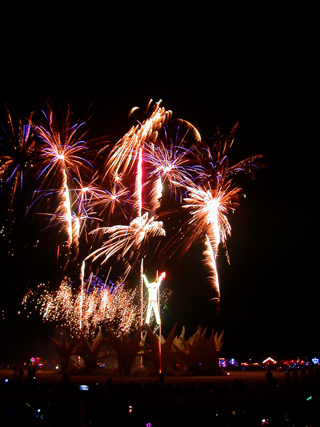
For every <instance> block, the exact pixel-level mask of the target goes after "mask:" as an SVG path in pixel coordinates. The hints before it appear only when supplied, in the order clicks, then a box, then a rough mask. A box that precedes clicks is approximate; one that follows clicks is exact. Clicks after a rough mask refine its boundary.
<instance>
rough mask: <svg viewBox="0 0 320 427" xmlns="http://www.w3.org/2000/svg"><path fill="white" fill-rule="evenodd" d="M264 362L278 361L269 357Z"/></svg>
mask: <svg viewBox="0 0 320 427" xmlns="http://www.w3.org/2000/svg"><path fill="white" fill-rule="evenodd" d="M262 363H277V361H276V360H274V359H272V357H268V358H267V359H265V360H264V361H263V362H262Z"/></svg>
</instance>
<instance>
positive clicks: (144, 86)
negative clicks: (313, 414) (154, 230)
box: [0, 29, 320, 360]
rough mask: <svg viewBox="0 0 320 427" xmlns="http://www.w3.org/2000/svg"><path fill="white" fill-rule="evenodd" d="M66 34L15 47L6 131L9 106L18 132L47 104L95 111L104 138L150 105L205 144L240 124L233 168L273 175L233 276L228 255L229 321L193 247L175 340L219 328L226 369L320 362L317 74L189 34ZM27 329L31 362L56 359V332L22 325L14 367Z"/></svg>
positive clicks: (243, 229) (252, 215)
mask: <svg viewBox="0 0 320 427" xmlns="http://www.w3.org/2000/svg"><path fill="white" fill-rule="evenodd" d="M64 34H65V38H63V37H62V36H61V35H60V37H59V38H55V37H54V36H53V35H52V34H51V36H50V37H49V38H44V40H42V39H41V40H42V42H43V43H44V44H41V43H40V39H39V36H38V35H37V38H36V39H35V40H36V41H37V42H34V44H33V43H32V40H34V38H32V37H31V36H30V37H31V39H30V41H28V43H26V42H24V41H23V40H22V39H21V38H16V40H11V41H10V43H9V42H5V43H4V45H3V49H4V52H3V54H2V58H4V59H5V60H4V62H3V65H2V70H1V71H2V77H1V80H0V87H1V90H0V121H1V123H3V121H4V103H5V102H7V104H8V107H9V109H10V111H11V114H12V116H13V118H14V120H18V119H19V118H25V117H27V116H28V115H29V113H30V111H32V110H36V111H39V110H40V109H41V100H43V99H45V98H46V97H47V96H50V97H51V99H52V100H53V102H54V103H55V105H58V104H59V102H61V103H62V104H63V105H66V103H67V102H70V104H71V108H72V109H73V110H74V112H75V118H77V117H81V116H83V115H85V113H86V111H87V109H88V108H89V107H90V108H89V112H90V114H92V119H91V120H90V122H89V123H90V128H91V134H92V135H93V136H100V135H106V134H112V133H114V132H117V133H119V135H123V134H124V133H125V132H126V131H127V130H128V129H129V127H130V126H131V122H129V121H128V119H127V115H128V112H129V111H130V109H131V108H132V107H134V106H139V107H141V109H142V110H143V109H144V108H145V107H146V105H147V103H148V101H149V99H150V98H152V99H153V100H154V101H157V100H159V99H162V104H163V105H164V106H165V107H166V109H170V110H172V111H173V117H174V118H178V117H179V118H183V119H186V120H188V121H190V122H191V123H193V124H194V125H195V126H196V127H197V128H198V129H199V131H200V133H201V135H202V136H203V139H209V138H210V137H212V136H213V135H214V133H215V129H216V127H219V128H220V130H221V132H222V133H224V134H226V133H227V132H228V131H229V130H230V128H231V127H232V126H233V125H234V124H235V123H236V122H237V121H239V127H238V132H237V136H236V140H235V143H234V146H233V149H232V151H231V152H230V158H231V162H232V163H234V162H237V161H239V160H242V159H244V158H246V157H248V156H250V155H253V154H264V156H265V163H267V164H268V168H266V169H263V170H261V171H260V172H259V173H258V177H257V180H255V181H251V180H250V179H246V180H241V185H243V187H244V189H245V193H246V196H247V197H246V199H244V200H242V203H241V206H240V208H239V209H238V210H237V211H236V213H235V214H234V215H230V216H229V220H230V223H231V226H232V235H231V237H230V238H229V240H228V242H227V245H228V250H229V255H230V260H231V265H228V264H227V262H226V259H225V258H224V255H223V253H222V252H221V255H220V256H219V258H218V270H219V279H220V285H221V303H220V314H219V315H217V313H216V306H215V305H214V303H213V302H212V301H210V299H211V297H212V293H211V291H210V289H209V288H208V286H207V284H206V283H199V279H198V277H197V275H198V274H199V270H198V269H199V264H198V265H196V266H195V265H194V263H193V262H192V260H194V259H196V258H197V257H199V253H198V252H199V247H197V246H195V247H193V248H192V250H191V252H190V254H189V255H188V259H186V260H184V262H183V263H181V264H179V265H177V266H176V267H175V268H173V269H172V271H171V272H169V273H168V276H167V278H166V286H168V287H169V288H171V289H172V290H173V296H172V298H171V300H170V301H169V303H168V307H169V309H170V314H169V313H166V315H165V316H164V319H163V322H164V330H165V331H168V332H169V331H170V329H171V327H172V326H173V323H174V321H178V325H179V328H178V329H179V330H178V331H177V332H178V333H179V331H180V330H181V326H182V325H183V324H185V325H186V328H187V335H189V336H190V335H191V334H192V333H193V332H195V330H196V328H197V325H198V323H199V324H203V325H204V326H206V325H208V326H210V327H211V326H212V325H213V324H214V325H215V327H216V328H217V330H218V331H219V332H221V331H222V330H223V329H224V330H225V335H224V348H223V352H222V355H223V356H225V357H229V356H233V357H235V358H239V359H248V358H253V359H255V360H262V358H264V357H267V356H272V357H275V358H278V357H281V358H286V357H296V356H300V357H303V356H309V357H314V356H317V357H319V356H320V343H319V339H318V322H319V315H318V298H317V295H318V279H317V259H316V256H317V254H318V247H317V238H318V236H319V230H318V223H317V222H316V216H318V206H317V203H318V201H317V199H318V197H317V190H316V184H317V176H316V172H317V166H316V158H317V157H318V153H317V147H318V139H319V132H318V121H319V117H320V114H319V113H320V79H319V78H317V76H315V77H314V76H313V75H312V73H311V72H309V73H304V74H303V75H302V74H301V75H298V74H297V73H294V72H293V70H294V69H295V64H296V63H300V57H298V56H297V54H293V55H291V52H293V51H291V50H290V51H289V52H288V50H287V49H285V48H283V49H280V48H279V49H278V50H277V52H274V51H273V49H272V48H271V47H270V46H268V43H267V42H265V43H264V44H263V46H261V45H260V49H259V53H258V52H257V51H256V49H254V48H252V49H251V48H250V47H248V45H247V44H246V43H245V46H246V48H245V49H244V48H243V46H244V45H243V43H242V44H241V43H240V42H239V43H238V45H237V44H236V45H232V44H231V45H230V46H228V47H226V49H225V50H223V49H221V47H220V48H218V43H217V42H216V41H215V40H214V36H213V35H211V36H210V34H211V33H210V31H209V30H208V29H207V32H206V34H202V33H197V35H196V36H194V37H193V36H192V35H191V34H190V33H188V34H187V35H185V39H184V36H183V34H184V32H183V31H182V29H181V32H179V31H177V32H176V34H175V37H174V38H172V39H171V38H170V37H169V36H164V35H160V34H159V36H158V37H153V36H152V34H149V35H148V33H147V32H146V33H145V34H141V36H140V37H139V38H135V37H133V38H130V37H129V36H127V37H124V38H123V39H121V37H120V38H119V35H118V36H117V37H116V36H114V35H113V36H112V34H111V31H106V32H103V31H102V34H101V35H99V37H97V38H96V37H95V35H92V34H91V35H86V34H84V31H83V32H81V31H79V32H78V33H72V35H70V34H67V33H64ZM210 37H212V38H210ZM120 39H121V40H120ZM235 43H236V42H235ZM304 61H305V62H304V63H305V64H306V68H308V69H311V67H309V63H307V62H306V58H305V57H304ZM307 64H308V66H307ZM197 251H198V252H197ZM12 274H13V275H14V274H15V272H14V271H13V272H12ZM4 281H5V283H2V284H1V286H2V289H3V288H5V287H6V286H8V278H7V277H6V279H5V280H4ZM9 282H10V280H9ZM10 283H12V282H10ZM1 295H3V298H4V297H5V295H6V294H5V292H2V293H1V294H0V298H1ZM7 303H8V305H10V304H9V302H7V301H5V303H4V304H5V305H7ZM1 306H3V301H1ZM17 309H19V308H17ZM35 317H36V316H35ZM39 323H41V322H39ZM15 328H16V331H15V337H16V336H22V335H23V337H21V340H22V341H21V342H20V344H19V345H18V346H19V349H20V350H21V347H24V346H25V345H26V346H29V345H30V347H32V345H33V346H34V347H32V348H31V350H30V351H33V350H34V351H37V352H39V351H42V349H41V348H40V347H41V345H42V344H43V343H44V344H43V345H48V346H50V343H48V342H47V341H48V340H47V335H49V334H52V330H51V329H50V328H51V326H46V325H44V326H39V325H38V323H37V322H36V320H35V319H33V320H30V321H29V323H28V322H27V324H25V323H23V322H22V320H20V319H19V320H14V319H13V320H12V319H11V320H10V321H9V320H6V322H4V323H2V326H1V332H2V334H3V335H2V343H1V347H0V350H1V351H2V352H3V354H5V355H7V354H9V355H11V354H12V353H10V351H11V352H12V351H14V349H15V348H16V347H15V346H14V345H13V344H12V342H13V339H11V338H10V337H11V331H12V330H14V329H15ZM34 328H36V329H34ZM37 328H38V329H37ZM9 331H10V333H9ZM19 331H20V332H19ZM21 331H22V332H21ZM36 331H38V332H36ZM27 333H30V338H28V339H27V338H26V335H25V334H27ZM37 333H38V334H39V337H38V338H35V337H36V335H37ZM46 340H47V341H46ZM26 341H27V342H29V344H26ZM8 348H10V351H9V350H8ZM20 350H19V351H20ZM0 359H1V355H0Z"/></svg>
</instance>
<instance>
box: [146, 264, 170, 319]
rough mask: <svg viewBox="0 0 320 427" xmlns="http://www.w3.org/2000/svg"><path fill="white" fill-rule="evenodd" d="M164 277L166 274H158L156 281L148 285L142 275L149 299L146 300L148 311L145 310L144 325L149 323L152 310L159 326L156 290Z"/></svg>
mask: <svg viewBox="0 0 320 427" xmlns="http://www.w3.org/2000/svg"><path fill="white" fill-rule="evenodd" d="M165 276H166V273H165V272H163V273H161V274H160V276H159V277H158V279H157V280H156V281H155V282H152V283H149V282H148V279H147V278H146V275H145V274H143V275H142V277H143V280H144V283H145V285H146V287H147V288H148V292H149V298H148V309H147V318H146V323H150V318H151V313H152V310H153V311H154V314H155V318H156V322H157V324H158V325H160V314H159V306H158V289H159V286H160V285H161V281H162V279H163V278H164V277H165Z"/></svg>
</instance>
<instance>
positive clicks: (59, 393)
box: [0, 371, 320, 427]
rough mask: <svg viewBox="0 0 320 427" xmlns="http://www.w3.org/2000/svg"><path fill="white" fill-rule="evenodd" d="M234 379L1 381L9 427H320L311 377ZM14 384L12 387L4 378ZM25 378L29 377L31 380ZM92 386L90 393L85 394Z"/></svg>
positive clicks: (238, 375)
mask: <svg viewBox="0 0 320 427" xmlns="http://www.w3.org/2000/svg"><path fill="white" fill-rule="evenodd" d="M272 374H273V384H272V385H268V381H267V378H266V371H258V372H242V371H241V372H237V371H233V372H230V373H229V374H227V373H226V372H225V373H224V375H222V376H215V377H181V378H180V377H179V378H177V377H165V379H164V384H163V386H161V385H160V384H159V381H158V379H157V378H154V377H153V378H146V377H144V378H139V377H127V378H125V377H122V378H121V377H112V379H108V376H106V375H102V374H100V375H77V376H70V378H65V379H63V378H62V376H61V375H60V374H57V373H53V372H50V371H47V372H42V373H37V374H36V379H35V380H28V379H27V378H22V380H19V378H18V379H17V380H14V378H13V372H12V371H2V372H1V374H0V381H1V384H2V386H1V391H0V396H1V400H0V402H1V403H0V405H1V407H0V409H1V413H2V420H5V421H6V422H5V424H3V425H10V426H13V425H19V426H20V425H22V424H25V423H27V424H28V425H34V426H38V425H41V426H89V425H90V426H141V427H142V426H143V427H145V426H148V427H151V426H152V427H155V426H203V425H209V426H247V427H249V426H261V425H270V426H295V427H299V426H317V425H319V424H320V415H319V413H318V412H319V411H318V408H319V403H320V387H319V381H318V379H317V375H316V374H315V372H311V371H309V372H308V373H307V375H306V376H304V375H303V373H302V371H299V373H298V376H297V378H294V376H293V374H292V372H291V375H290V381H288V379H287V380H286V377H285V373H284V372H276V371H272ZM6 376H7V377H8V378H9V382H8V383H5V381H4V380H5V377H6ZM26 376H27V375H26V373H25V374H24V377H26ZM81 385H88V386H89V387H88V390H82V391H81V390H80V386H81Z"/></svg>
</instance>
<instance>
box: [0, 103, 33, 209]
mask: <svg viewBox="0 0 320 427" xmlns="http://www.w3.org/2000/svg"><path fill="white" fill-rule="evenodd" d="M32 118H33V113H32V114H31V115H30V117H29V119H28V123H27V124H26V125H23V124H22V121H21V120H19V126H18V131H17V132H16V130H15V128H14V126H13V122H12V117H11V114H10V112H9V110H8V107H7V106H6V119H7V125H8V129H6V128H5V127H3V131H4V138H2V139H1V144H0V183H1V185H2V186H3V187H7V188H8V194H9V196H8V199H9V211H11V209H12V205H13V201H14V199H15V196H16V193H17V191H18V189H19V188H20V194H22V189H23V183H24V176H25V174H26V173H27V172H28V170H29V168H31V167H32V166H33V160H34V159H35V153H36V150H35V138H34V133H33V130H32V125H31V123H32Z"/></svg>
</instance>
